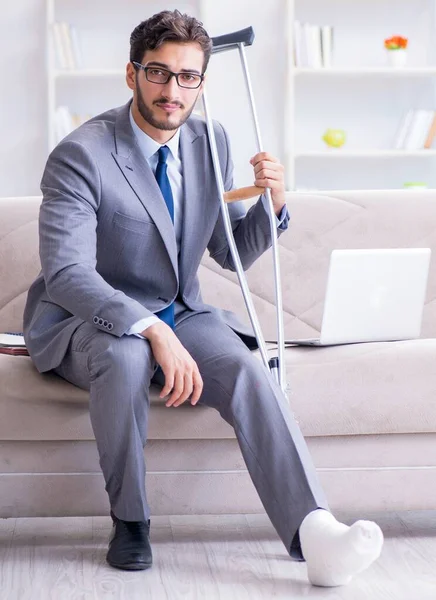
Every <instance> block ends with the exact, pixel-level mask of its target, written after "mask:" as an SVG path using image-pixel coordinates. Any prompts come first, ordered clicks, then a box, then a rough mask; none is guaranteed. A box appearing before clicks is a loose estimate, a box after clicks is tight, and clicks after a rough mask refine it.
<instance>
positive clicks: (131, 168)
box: [112, 102, 178, 275]
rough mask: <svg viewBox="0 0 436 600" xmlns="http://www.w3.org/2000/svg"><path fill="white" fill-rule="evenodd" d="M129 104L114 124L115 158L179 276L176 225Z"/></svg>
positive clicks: (113, 153)
mask: <svg viewBox="0 0 436 600" xmlns="http://www.w3.org/2000/svg"><path fill="white" fill-rule="evenodd" d="M130 104H131V103H130V102H129V103H128V104H127V105H126V106H124V107H123V109H122V110H121V112H120V113H119V115H118V117H117V120H116V122H115V144H116V152H112V155H113V157H114V159H115V161H116V162H117V164H118V166H119V168H120V169H121V171H122V172H123V174H124V177H125V178H126V180H127V181H128V183H129V185H130V187H131V188H132V190H133V191H134V192H135V194H136V196H137V197H138V199H139V200H140V202H141V203H142V205H143V206H144V208H145V209H146V210H147V212H148V213H149V214H150V216H151V218H152V219H153V221H154V222H155V224H156V227H157V228H158V229H159V232H160V234H161V236H162V239H163V241H164V244H165V246H166V248H167V250H168V254H169V256H170V259H171V263H172V265H173V268H174V272H175V273H176V275H177V274H178V265H177V244H176V236H175V233H174V225H173V223H172V221H171V217H170V214H169V212H168V209H167V207H166V204H165V200H164V198H163V196H162V193H161V191H160V188H159V186H158V184H157V181H156V178H155V176H154V173H153V171H152V170H151V168H150V166H149V164H148V162H147V161H146V159H145V158H144V156H143V154H142V152H141V150H140V148H139V146H138V143H137V141H136V136H135V134H134V132H133V131H132V127H131V125H130V120H129V110H130Z"/></svg>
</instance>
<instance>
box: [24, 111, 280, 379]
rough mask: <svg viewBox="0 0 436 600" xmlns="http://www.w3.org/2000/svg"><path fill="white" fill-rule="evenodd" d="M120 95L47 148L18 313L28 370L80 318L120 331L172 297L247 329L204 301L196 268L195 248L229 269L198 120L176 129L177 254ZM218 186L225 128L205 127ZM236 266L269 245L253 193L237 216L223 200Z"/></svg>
mask: <svg viewBox="0 0 436 600" xmlns="http://www.w3.org/2000/svg"><path fill="white" fill-rule="evenodd" d="M129 109H130V102H129V103H128V104H127V105H125V106H122V107H120V108H116V109H113V110H110V111H108V112H106V113H104V114H102V115H99V116H97V117H95V118H93V119H91V120H90V121H88V122H87V123H85V124H84V125H82V126H81V127H79V128H78V129H76V130H75V131H74V132H73V133H71V134H70V135H69V136H68V137H66V138H65V139H64V140H63V141H62V142H61V143H60V144H59V145H58V146H57V147H56V148H55V149H54V150H53V152H52V153H51V154H50V156H49V159H48V161H47V165H46V168H45V171H44V174H43V178H42V182H41V190H42V193H43V200H42V204H41V210H40V215H39V236H40V259H41V267H42V269H41V272H40V273H39V275H38V277H37V278H36V280H35V281H34V282H33V283H32V285H31V287H30V289H29V292H28V296H27V302H26V307H25V311H24V337H25V341H26V345H27V347H28V350H29V353H30V356H31V358H32V360H33V362H34V364H35V366H36V367H37V369H38V370H39V371H40V372H44V371H48V370H50V369H53V368H55V367H56V366H57V365H59V364H60V362H61V361H62V359H63V357H64V355H65V352H66V351H67V348H68V344H69V342H70V339H71V336H72V335H73V333H74V331H75V330H76V329H77V327H79V325H80V324H81V323H83V322H84V321H87V322H88V323H93V324H94V325H95V327H96V328H97V329H100V330H103V331H106V332H108V333H110V334H111V335H115V336H117V337H120V336H122V335H124V334H125V333H126V332H127V331H128V329H129V328H130V327H131V326H132V325H133V324H134V323H135V322H136V321H138V320H139V319H142V318H144V317H148V316H151V315H152V314H153V313H155V312H157V311H159V310H161V309H162V308H164V307H165V306H167V305H168V304H169V303H170V302H172V301H173V300H174V299H175V298H176V297H177V295H178V294H180V296H179V297H180V298H181V299H182V300H183V302H184V304H185V305H186V306H187V307H188V308H189V309H191V310H197V311H198V310H201V311H204V310H210V311H213V312H216V313H217V314H218V315H219V316H220V318H222V319H223V320H224V321H225V322H226V323H227V324H228V325H230V326H231V327H232V328H233V329H234V330H235V331H237V332H238V333H240V334H243V335H251V336H252V335H253V332H252V331H251V329H247V327H245V326H244V325H242V324H241V323H240V322H239V321H238V320H237V319H236V317H235V315H233V314H232V313H230V312H228V311H220V310H218V309H216V308H214V307H211V306H208V305H205V304H204V303H203V301H202V298H201V293H200V288H199V282H198V278H197V270H198V267H199V263H200V260H201V258H202V256H203V253H204V252H205V250H206V248H207V249H208V250H209V253H210V255H211V256H212V257H213V258H214V259H215V260H216V261H217V262H218V263H219V264H220V265H221V266H222V267H223V268H225V269H231V270H234V265H233V262H232V258H231V256H230V252H229V247H228V243H227V239H226V236H225V231H224V226H223V222H222V217H221V212H220V204H219V197H218V192H217V189H216V183H215V176H214V172H213V167H212V160H211V155H210V150H209V145H208V140H207V132H206V127H205V123H204V122H203V121H202V120H201V119H199V118H196V117H191V118H190V119H189V120H188V121H187V122H186V123H185V124H184V125H183V126H182V128H181V135H180V148H181V158H182V165H183V183H184V202H185V204H184V220H183V230H182V231H183V233H182V241H181V251H180V255H179V256H178V252H177V246H176V240H175V235H174V227H173V224H172V222H171V218H170V216H169V213H168V210H167V208H166V205H165V202H164V199H163V197H162V194H161V192H160V189H159V186H158V184H157V182H156V179H155V176H154V174H153V172H152V170H151V169H150V167H149V165H148V163H147V161H146V160H145V158H144V157H143V155H142V153H141V151H140V149H139V147H138V145H137V142H136V138H135V135H134V132H133V131H132V127H131V125H130V122H129ZM214 127H215V133H216V138H217V146H218V151H219V156H220V163H221V168H222V173H223V178H224V181H225V188H226V190H229V189H231V188H232V187H233V178H232V171H233V166H232V161H231V157H230V150H229V143H228V139H227V135H226V133H225V131H224V129H223V128H222V126H221V125H220V124H218V123H215V124H214ZM229 210H230V214H231V219H232V224H233V229H234V233H235V239H236V243H237V246H238V249H239V254H240V257H241V261H242V264H243V266H244V269H247V268H248V267H249V266H250V265H251V264H252V263H253V262H254V261H255V260H256V258H258V257H259V256H260V255H261V254H262V253H263V252H264V251H265V250H266V249H267V248H268V247H269V246H270V245H271V238H270V229H269V227H270V226H269V220H268V216H267V214H266V211H265V210H264V207H263V205H262V203H261V202H260V201H258V202H257V203H256V204H255V205H254V206H252V207H251V209H250V210H249V211H248V212H247V214H246V215H245V216H244V213H245V211H244V208H243V206H242V204H241V203H233V204H230V205H229Z"/></svg>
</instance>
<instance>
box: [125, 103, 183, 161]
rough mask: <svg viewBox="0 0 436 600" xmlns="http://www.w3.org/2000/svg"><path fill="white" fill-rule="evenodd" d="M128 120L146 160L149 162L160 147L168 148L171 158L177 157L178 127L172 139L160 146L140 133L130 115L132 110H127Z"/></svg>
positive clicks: (142, 132) (143, 132)
mask: <svg viewBox="0 0 436 600" xmlns="http://www.w3.org/2000/svg"><path fill="white" fill-rule="evenodd" d="M129 119H130V124H131V126H132V129H133V131H134V133H135V136H136V139H137V140H138V144H139V147H140V148H141V150H142V152H143V154H144V156H145V158H146V159H147V160H149V159H150V158H151V157H152V156H153V154H156V152H157V151H158V150H159V148H160V147H161V146H168V148H169V149H170V152H171V154H172V156H173V158H178V157H179V142H180V127H179V128H178V129H177V131H176V133H175V134H174V135H173V137H172V138H171V139H170V140H168V142H166V144H160V143H159V142H156V140H154V139H153V138H151V137H150V136H149V135H147V134H146V133H145V131H142V129H141V128H140V127H139V126H138V125H137V124H136V121H135V119H134V118H133V115H132V108H130V110H129Z"/></svg>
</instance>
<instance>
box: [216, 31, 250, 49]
mask: <svg viewBox="0 0 436 600" xmlns="http://www.w3.org/2000/svg"><path fill="white" fill-rule="evenodd" d="M253 41H254V30H253V28H252V27H247V28H246V29H241V30H240V31H235V32H234V33H227V34H226V35H219V36H217V37H213V38H212V54H214V53H216V52H223V51H224V50H233V48H236V47H237V46H238V45H239V44H243V45H244V46H251V44H252V43H253Z"/></svg>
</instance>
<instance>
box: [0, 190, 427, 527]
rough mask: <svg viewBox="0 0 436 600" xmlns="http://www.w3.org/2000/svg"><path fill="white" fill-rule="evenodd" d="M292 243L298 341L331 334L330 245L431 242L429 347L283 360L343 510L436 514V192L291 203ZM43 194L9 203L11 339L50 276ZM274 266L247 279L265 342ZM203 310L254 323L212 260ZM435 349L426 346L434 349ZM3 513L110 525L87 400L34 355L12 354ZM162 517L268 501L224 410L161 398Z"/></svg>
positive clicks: (156, 436)
mask: <svg viewBox="0 0 436 600" xmlns="http://www.w3.org/2000/svg"><path fill="white" fill-rule="evenodd" d="M288 203H289V208H290V212H291V226H290V229H289V231H288V232H287V233H286V234H285V235H283V236H282V237H281V240H280V251H281V269H282V280H283V293H284V308H285V328H286V335H287V337H295V336H306V337H307V336H312V335H314V334H316V333H317V332H318V331H319V327H320V320H321V315H322V307H323V298H324V292H325V285H326V277H327V267H328V261H329V255H330V251H331V250H332V249H333V248H372V247H379V248H383V247H431V248H432V249H433V258H432V264H431V274H430V281H429V286H428V294H427V300H426V306H425V310H424V322H423V329H422V338H423V339H419V340H414V341H404V342H391V343H389V342H388V343H373V344H356V345H348V346H338V347H330V348H297V347H292V348H289V349H287V350H286V359H287V371H288V380H289V383H290V386H291V394H290V401H291V404H292V408H293V411H294V413H295V415H296V417H297V419H298V420H299V422H300V425H301V428H302V430H303V433H304V435H305V436H306V438H307V441H308V444H309V446H310V449H311V451H312V453H313V457H314V460H315V463H316V465H317V467H318V468H319V473H320V477H321V480H322V481H323V483H324V485H325V488H326V490H327V493H328V495H329V498H330V502H331V506H332V508H343V509H351V508H353V509H359V510H365V511H366V510H368V511H371V510H383V509H385V508H386V509H390V510H401V509H432V508H435V500H436V339H435V338H436V301H435V297H436V268H435V260H436V191H359V192H334V193H333V192H331V193H323V194H318V195H314V194H298V193H293V194H289V197H288ZM39 204H40V198H38V197H32V198H5V199H0V215H1V218H0V282H1V283H0V331H14V330H15V331H17V330H21V328H22V312H23V306H24V302H25V298H26V291H27V288H28V286H29V284H30V283H31V281H32V280H33V278H34V277H35V276H36V274H37V272H38V271H39V268H40V265H39V259H38V234H37V218H38V210H39ZM271 264H272V260H271V255H267V256H264V257H262V258H261V259H260V260H259V261H258V262H257V263H256V264H255V265H254V266H253V267H252V269H250V271H249V272H248V278H249V283H250V287H251V289H252V291H253V293H254V299H255V305H256V306H257V308H258V314H259V316H260V320H261V323H262V325H263V329H264V332H265V334H266V336H267V337H268V336H273V335H274V333H275V318H274V309H273V306H272V301H273V286H272V276H271ZM200 277H201V281H202V284H203V286H202V287H203V293H204V299H205V301H208V302H211V303H216V304H219V305H221V306H222V307H224V308H229V309H232V310H235V311H236V312H237V313H239V315H240V316H241V317H243V318H244V319H245V320H247V316H246V311H245V307H244V304H243V301H242V295H241V292H240V289H239V287H238V284H237V279H236V277H235V275H234V274H232V273H228V272H223V271H222V270H221V269H220V268H219V267H218V266H217V265H215V264H214V263H213V261H211V260H210V259H209V258H207V257H205V259H204V262H203V264H202V266H201V270H200ZM426 338H427V339H426ZM0 382H1V385H0V517H16V516H44V515H105V514H108V503H107V498H106V492H105V491H104V482H103V477H102V475H101V473H100V469H99V465H98V456H97V451H96V447H95V441H94V438H93V434H92V429H91V425H90V421H89V415H88V395H87V393H86V392H85V391H83V390H80V389H78V388H75V387H74V386H72V385H70V384H69V383H67V382H65V381H63V380H62V379H60V378H59V377H57V376H56V375H54V374H43V375H41V374H39V373H38V372H37V371H36V369H35V368H34V367H33V365H32V362H31V360H30V358H27V357H13V356H5V355H0ZM145 452H146V458H147V467H148V473H147V489H148V496H149V500H150V502H151V506H152V511H153V514H184V513H194V514H195V513H205V512H206V513H230V512H257V511H262V506H261V504H260V502H259V500H258V497H257V494H256V492H255V490H254V488H253V486H252V484H251V481H250V479H249V477H248V474H247V472H246V470H245V468H244V463H243V461H242V458H241V455H240V452H239V449H238V447H237V443H236V439H235V437H234V435H233V432H232V430H231V428H230V427H229V426H228V425H227V424H225V423H224V422H222V421H221V419H220V417H219V415H218V413H216V412H214V411H213V410H212V409H208V408H204V407H191V406H190V405H185V406H182V407H180V408H179V409H177V410H168V409H166V408H165V406H164V404H163V403H162V401H160V400H159V399H158V397H157V395H156V393H155V391H154V392H153V401H152V408H151V418H150V428H149V442H148V444H147V447H146V450H145Z"/></svg>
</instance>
